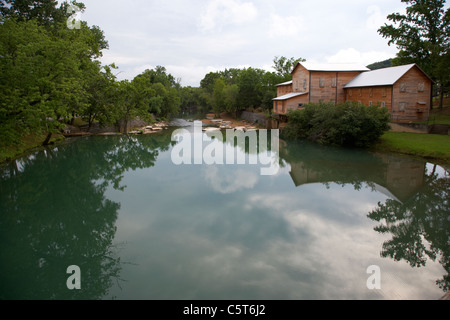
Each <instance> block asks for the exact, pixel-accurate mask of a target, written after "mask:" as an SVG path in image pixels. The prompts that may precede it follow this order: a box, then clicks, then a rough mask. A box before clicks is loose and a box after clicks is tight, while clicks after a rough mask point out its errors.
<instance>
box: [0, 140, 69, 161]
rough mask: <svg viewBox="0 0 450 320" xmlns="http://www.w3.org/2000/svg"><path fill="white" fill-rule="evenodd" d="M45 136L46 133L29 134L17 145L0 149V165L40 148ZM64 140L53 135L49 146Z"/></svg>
mask: <svg viewBox="0 0 450 320" xmlns="http://www.w3.org/2000/svg"><path fill="white" fill-rule="evenodd" d="M46 136H47V134H46V133H41V134H30V135H27V136H25V137H23V138H22V139H21V141H20V143H18V144H17V145H14V146H9V147H6V148H0V165H1V164H4V163H6V162H8V161H11V160H13V159H16V158H18V157H20V156H22V155H24V154H26V153H27V152H30V151H32V150H35V149H38V148H42V147H43V146H42V142H43V141H45V137H46ZM64 139H65V137H64V136H63V135H62V134H53V136H52V138H51V139H50V142H49V144H50V145H54V144H56V143H58V142H60V141H63V140H64Z"/></svg>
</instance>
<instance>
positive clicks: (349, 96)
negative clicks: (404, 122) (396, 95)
mask: <svg viewBox="0 0 450 320" xmlns="http://www.w3.org/2000/svg"><path fill="white" fill-rule="evenodd" d="M345 91H346V95H345V96H346V101H354V102H360V103H362V104H363V105H365V106H370V105H377V104H379V105H380V106H383V107H385V108H387V109H388V110H389V112H392V86H379V87H363V88H350V89H346V90H345Z"/></svg>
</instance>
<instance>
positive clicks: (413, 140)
mask: <svg viewBox="0 0 450 320" xmlns="http://www.w3.org/2000/svg"><path fill="white" fill-rule="evenodd" d="M373 149H375V151H381V152H395V153H401V154H407V155H411V156H415V157H420V158H424V159H428V160H435V161H436V162H438V163H440V164H444V165H450V136H445V135H434V134H421V133H404V132H387V133H386V134H384V135H383V136H382V137H381V139H380V141H379V142H378V143H377V144H375V146H374V147H373Z"/></svg>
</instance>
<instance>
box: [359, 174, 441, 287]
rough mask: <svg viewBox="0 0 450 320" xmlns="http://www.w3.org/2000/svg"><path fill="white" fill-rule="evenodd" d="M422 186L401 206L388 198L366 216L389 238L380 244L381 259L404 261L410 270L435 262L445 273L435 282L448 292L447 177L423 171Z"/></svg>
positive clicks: (378, 230)
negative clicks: (376, 223) (409, 266)
mask: <svg viewBox="0 0 450 320" xmlns="http://www.w3.org/2000/svg"><path fill="white" fill-rule="evenodd" d="M435 168H436V166H435V167H434V169H435ZM423 185H424V187H423V188H422V189H420V190H419V191H418V192H417V193H415V194H414V195H413V196H412V197H410V198H409V199H408V200H407V201H405V202H404V203H399V202H397V201H394V200H390V199H388V200H387V201H386V203H385V204H382V203H379V204H378V208H376V209H375V210H373V211H372V212H370V213H369V215H368V217H369V218H370V219H372V220H374V221H377V222H381V223H380V225H378V226H377V227H376V228H375V231H377V232H379V233H382V234H388V235H390V236H392V239H390V240H388V241H386V242H385V243H383V249H382V251H381V256H382V257H390V258H392V259H394V260H396V261H401V260H405V261H407V262H408V263H409V264H410V265H411V266H412V267H422V266H425V265H426V263H427V261H428V259H431V260H433V261H435V260H436V259H439V263H440V264H441V265H442V266H443V267H444V269H445V271H446V272H447V274H446V275H444V277H443V278H442V279H440V280H437V281H436V283H437V285H439V287H440V288H441V289H443V290H444V291H445V292H447V291H448V290H449V289H450V275H449V274H450V203H449V199H450V178H449V176H448V175H447V176H444V177H439V175H438V174H436V173H435V171H434V170H433V172H427V173H426V175H425V179H424V183H423Z"/></svg>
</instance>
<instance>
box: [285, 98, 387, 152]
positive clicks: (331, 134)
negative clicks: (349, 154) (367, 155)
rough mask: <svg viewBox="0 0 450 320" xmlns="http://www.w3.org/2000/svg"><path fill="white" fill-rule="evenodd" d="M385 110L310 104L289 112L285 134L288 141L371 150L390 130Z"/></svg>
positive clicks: (350, 105)
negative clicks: (306, 141)
mask: <svg viewBox="0 0 450 320" xmlns="http://www.w3.org/2000/svg"><path fill="white" fill-rule="evenodd" d="M389 121H390V115H389V112H388V111H387V110H386V108H379V106H370V107H366V106H364V105H361V104H358V103H342V104H338V105H337V106H335V105H334V103H321V104H308V105H306V106H305V109H304V110H295V111H291V112H290V113H289V123H288V125H287V126H286V127H285V129H284V131H283V134H284V135H285V136H286V137H287V138H289V139H305V140H310V141H314V142H318V143H320V144H324V145H335V146H346V147H369V146H370V145H371V144H372V143H373V142H375V141H377V139H378V138H379V137H381V136H382V135H383V134H384V133H385V132H386V131H387V130H389V128H390V127H389Z"/></svg>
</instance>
